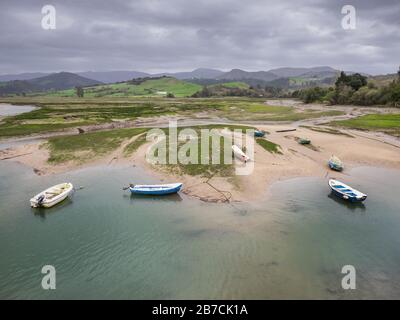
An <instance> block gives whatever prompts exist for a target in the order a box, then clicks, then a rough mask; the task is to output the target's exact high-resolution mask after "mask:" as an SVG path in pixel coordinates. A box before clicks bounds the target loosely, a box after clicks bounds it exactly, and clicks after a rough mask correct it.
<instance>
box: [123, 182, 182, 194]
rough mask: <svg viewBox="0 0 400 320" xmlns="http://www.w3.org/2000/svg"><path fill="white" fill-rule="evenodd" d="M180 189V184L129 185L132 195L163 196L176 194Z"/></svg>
mask: <svg viewBox="0 0 400 320" xmlns="http://www.w3.org/2000/svg"><path fill="white" fill-rule="evenodd" d="M181 188H182V183H171V184H153V185H152V184H137V185H130V187H129V190H130V192H132V193H134V194H148V195H165V194H172V193H177V192H178V191H179V190H181Z"/></svg>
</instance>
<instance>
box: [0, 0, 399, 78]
mask: <svg viewBox="0 0 400 320" xmlns="http://www.w3.org/2000/svg"><path fill="white" fill-rule="evenodd" d="M47 3H50V4H52V5H54V6H55V7H56V9H57V29H56V30H53V31H46V30H43V29H42V28H41V27H40V21H41V17H42V15H41V12H40V11H41V8H42V6H43V5H44V4H47ZM344 4H352V5H354V6H355V7H356V10H357V18H358V25H357V29H356V30H354V31H353V30H347V31H346V30H343V29H342V28H341V24H340V21H341V19H342V14H341V12H340V10H341V7H342V6H343V5H344ZM399 18H400V3H399V1H398V0H396V1H389V0H386V1H361V0H352V1H326V0H298V1H288V0H279V1H268V0H253V1H239V0H235V1H232V0H219V1H215V0H214V1H211V0H197V1H192V0H168V1H161V0H141V1H122V0H117V1H105V0H102V1H101V0H97V1H77V0H70V1H61V0H55V1H52V0H49V1H48V2H46V3H44V2H43V1H37V0H33V1H27V0H22V1H11V0H1V4H0V56H1V59H0V73H16V72H31V71H61V70H66V71H86V70H118V69H120V70H121V69H122V70H141V71H150V72H154V71H156V72H158V71H181V70H190V69H193V68H196V67H215V68H221V69H225V70H226V69H230V68H243V69H246V70H260V69H264V70H266V69H269V68H273V67H279V66H293V67H295V66H314V65H330V66H333V67H336V68H339V69H345V70H354V71H362V72H369V73H389V72H394V71H396V70H397V68H398V64H399V61H398V57H399V56H400V41H399V40H400V22H399Z"/></svg>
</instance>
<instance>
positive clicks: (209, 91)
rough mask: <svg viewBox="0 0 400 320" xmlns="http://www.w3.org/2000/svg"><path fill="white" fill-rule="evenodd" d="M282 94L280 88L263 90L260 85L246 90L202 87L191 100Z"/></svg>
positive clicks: (225, 87)
mask: <svg viewBox="0 0 400 320" xmlns="http://www.w3.org/2000/svg"><path fill="white" fill-rule="evenodd" d="M282 93H283V90H282V89H280V88H274V87H268V86H266V87H265V88H263V87H262V86H261V85H257V86H255V87H253V86H250V87H248V88H239V87H227V86H224V85H213V86H204V87H203V89H202V90H200V91H198V92H196V93H195V94H193V95H192V97H193V98H208V97H253V98H259V97H267V98H270V97H277V96H279V95H281V94H282Z"/></svg>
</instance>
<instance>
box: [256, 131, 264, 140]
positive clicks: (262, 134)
mask: <svg viewBox="0 0 400 320" xmlns="http://www.w3.org/2000/svg"><path fill="white" fill-rule="evenodd" d="M254 136H255V137H257V138H262V137H264V136H265V131H264V130H254Z"/></svg>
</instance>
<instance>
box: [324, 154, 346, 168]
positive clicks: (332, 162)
mask: <svg viewBox="0 0 400 320" xmlns="http://www.w3.org/2000/svg"><path fill="white" fill-rule="evenodd" d="M328 165H329V168H331V169H332V170H335V171H342V170H343V168H344V165H343V162H342V161H341V160H340V159H339V158H338V157H336V156H332V157H331V158H330V159H329V161H328Z"/></svg>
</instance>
